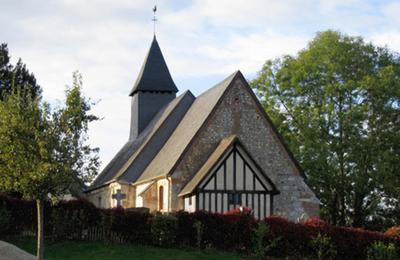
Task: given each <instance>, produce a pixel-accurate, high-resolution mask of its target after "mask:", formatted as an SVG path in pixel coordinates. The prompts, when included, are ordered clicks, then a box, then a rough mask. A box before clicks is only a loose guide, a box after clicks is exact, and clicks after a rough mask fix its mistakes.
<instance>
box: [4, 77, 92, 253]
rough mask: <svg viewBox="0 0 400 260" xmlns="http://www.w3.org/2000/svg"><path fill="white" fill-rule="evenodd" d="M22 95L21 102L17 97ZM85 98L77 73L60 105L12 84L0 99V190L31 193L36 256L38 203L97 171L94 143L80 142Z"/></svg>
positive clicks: (84, 136)
mask: <svg viewBox="0 0 400 260" xmlns="http://www.w3.org/2000/svg"><path fill="white" fill-rule="evenodd" d="M21 100H24V102H21ZM90 107H91V104H90V101H89V100H87V99H85V98H84V97H83V96H82V94H81V80H80V76H79V74H77V73H75V74H74V81H73V86H72V87H70V88H68V89H67V91H66V103H65V106H64V107H62V108H56V109H51V108H50V106H49V105H48V104H46V103H45V102H41V101H40V100H39V99H38V98H37V97H36V98H32V97H31V95H29V94H28V95H26V93H22V90H21V89H20V88H13V89H12V91H11V92H10V94H7V95H4V96H3V100H2V101H0V190H1V189H3V190H12V191H17V192H19V193H21V194H22V195H23V197H24V198H27V199H34V200H36V204H37V214H38V232H37V234H38V248H37V259H43V252H44V244H43V234H44V232H43V204H44V201H46V200H48V199H57V198H59V197H60V196H62V195H64V194H67V193H71V192H75V191H76V188H77V183H78V186H79V184H80V183H85V182H88V181H91V179H92V178H93V176H94V175H95V174H96V173H97V166H98V156H97V149H92V148H90V146H89V145H87V144H86V141H87V134H86V132H87V126H88V123H90V122H92V121H94V120H97V117H95V116H92V115H89V110H90Z"/></svg>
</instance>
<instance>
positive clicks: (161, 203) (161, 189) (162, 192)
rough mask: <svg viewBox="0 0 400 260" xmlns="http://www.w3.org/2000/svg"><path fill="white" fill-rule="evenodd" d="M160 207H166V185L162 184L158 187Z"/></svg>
mask: <svg viewBox="0 0 400 260" xmlns="http://www.w3.org/2000/svg"><path fill="white" fill-rule="evenodd" d="M158 209H159V210H162V209H164V187H163V186H160V187H159V188H158Z"/></svg>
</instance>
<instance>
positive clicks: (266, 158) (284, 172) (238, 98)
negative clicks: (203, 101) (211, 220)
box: [171, 79, 319, 220]
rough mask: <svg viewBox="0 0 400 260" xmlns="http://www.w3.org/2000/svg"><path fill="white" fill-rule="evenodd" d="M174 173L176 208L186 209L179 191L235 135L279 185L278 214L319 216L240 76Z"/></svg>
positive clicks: (311, 199)
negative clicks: (222, 144)
mask: <svg viewBox="0 0 400 260" xmlns="http://www.w3.org/2000/svg"><path fill="white" fill-rule="evenodd" d="M227 91H228V92H227V93H226V95H225V97H224V98H223V100H222V102H221V103H220V104H219V105H218V107H217V109H216V111H215V113H213V114H212V116H211V118H210V120H208V122H206V126H205V127H204V128H202V129H201V130H200V133H198V134H197V136H196V137H195V140H194V142H193V143H192V144H191V146H190V147H189V149H188V150H187V153H186V154H185V155H184V156H183V158H182V160H181V161H180V163H179V164H178V166H177V168H176V169H175V172H174V173H173V174H172V183H173V185H172V191H171V192H172V202H171V203H172V209H173V210H179V209H183V199H182V198H179V197H178V196H177V194H178V193H179V192H180V190H181V189H182V188H183V186H184V185H185V184H186V183H187V181H188V180H189V179H190V178H192V177H193V175H194V174H195V173H196V172H197V171H198V170H199V169H200V167H201V166H202V165H203V164H204V163H205V161H206V160H207V159H208V157H209V155H210V154H211V153H212V152H213V151H214V149H215V148H216V146H217V145H218V143H219V142H220V140H221V139H223V138H225V137H227V136H229V135H232V134H235V135H237V136H238V137H239V140H240V141H241V143H242V144H243V145H244V146H245V148H246V150H247V151H248V152H249V153H250V154H251V156H252V157H253V159H254V160H255V161H256V162H257V163H258V164H259V165H260V167H261V168H263V170H264V172H265V173H266V174H267V175H268V177H269V178H270V179H271V180H272V182H273V183H274V184H275V185H276V186H277V189H278V190H279V191H280V194H278V195H276V196H274V214H275V215H282V216H286V217H288V218H289V219H291V220H296V219H298V218H300V217H306V216H315V215H318V210H319V206H318V205H319V201H318V199H317V198H316V197H315V195H314V193H313V192H312V191H311V190H310V188H309V187H308V186H307V185H306V183H305V182H304V179H303V177H302V176H301V175H300V172H299V171H298V169H297V167H296V166H295V165H294V163H293V162H292V161H291V159H290V157H289V156H288V154H287V153H286V151H285V149H284V147H283V145H282V144H281V143H280V142H279V140H278V137H277V136H276V135H275V133H274V132H273V130H272V129H271V126H270V125H269V123H268V122H267V120H266V119H265V118H264V115H263V112H262V111H260V107H259V106H258V105H257V104H256V102H255V100H254V98H253V96H252V94H251V93H250V91H251V90H250V89H249V88H247V86H245V85H244V83H243V82H242V81H241V80H239V79H237V80H236V82H235V83H234V85H233V86H231V87H230V89H228V90H227Z"/></svg>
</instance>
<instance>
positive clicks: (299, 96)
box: [251, 31, 400, 226]
mask: <svg viewBox="0 0 400 260" xmlns="http://www.w3.org/2000/svg"><path fill="white" fill-rule="evenodd" d="M251 84H252V87H253V88H254V89H255V91H256V93H257V94H258V96H259V98H260V100H261V102H262V104H263V106H264V108H265V109H266V111H267V113H268V114H269V115H270V117H271V119H272V120H273V122H274V123H275V124H276V126H277V128H278V129H279V131H280V132H281V133H282V135H283V136H284V138H285V139H286V141H287V142H288V144H289V146H290V148H291V150H292V151H293V153H294V155H295V157H296V158H297V159H298V160H299V162H300V164H301V165H302V167H303V169H304V171H305V173H306V175H307V176H308V178H309V182H310V184H311V185H312V187H313V188H314V190H315V191H316V192H317V194H318V196H319V197H320V199H321V214H322V216H323V217H324V218H326V219H328V220H329V221H330V222H331V223H333V224H340V225H353V226H363V225H365V224H366V221H367V219H371V218H374V217H376V214H377V212H387V210H390V209H391V208H394V207H395V204H396V203H398V198H399V197H400V190H399V187H400V177H399V170H398V165H400V113H399V112H400V111H399V109H400V99H399V98H400V59H399V56H398V55H397V54H395V53H393V52H391V51H390V50H388V49H387V48H381V47H376V46H374V45H372V44H371V43H366V42H364V40H363V39H362V38H361V37H350V36H347V35H343V34H341V33H339V32H336V31H325V32H321V33H318V34H317V36H316V37H315V39H313V40H312V41H311V42H310V43H309V44H308V46H307V48H305V49H304V50H302V51H300V52H299V53H298V54H297V55H296V56H283V57H281V58H279V59H276V60H268V61H267V62H266V63H265V64H264V66H263V68H262V70H261V71H260V73H259V75H258V76H257V78H255V79H254V80H253V81H252V83H251ZM382 209H383V210H382Z"/></svg>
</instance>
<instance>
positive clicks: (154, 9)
mask: <svg viewBox="0 0 400 260" xmlns="http://www.w3.org/2000/svg"><path fill="white" fill-rule="evenodd" d="M156 12H157V5H154V7H153V19H151V20H152V21H153V34H154V36H156V22H157V18H156Z"/></svg>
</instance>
